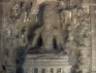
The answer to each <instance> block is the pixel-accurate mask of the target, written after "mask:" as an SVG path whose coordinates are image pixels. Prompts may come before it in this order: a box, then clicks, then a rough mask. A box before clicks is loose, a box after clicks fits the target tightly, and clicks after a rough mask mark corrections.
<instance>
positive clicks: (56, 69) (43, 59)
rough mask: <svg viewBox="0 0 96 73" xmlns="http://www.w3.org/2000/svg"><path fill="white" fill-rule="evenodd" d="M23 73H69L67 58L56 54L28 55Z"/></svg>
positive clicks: (69, 66) (69, 67)
mask: <svg viewBox="0 0 96 73" xmlns="http://www.w3.org/2000/svg"><path fill="white" fill-rule="evenodd" d="M23 67H24V73H70V71H71V65H70V64H69V63H68V56H64V55H56V54H38V55H36V54H32V55H31V54H28V55H27V57H26V60H25V64H24V66H23Z"/></svg>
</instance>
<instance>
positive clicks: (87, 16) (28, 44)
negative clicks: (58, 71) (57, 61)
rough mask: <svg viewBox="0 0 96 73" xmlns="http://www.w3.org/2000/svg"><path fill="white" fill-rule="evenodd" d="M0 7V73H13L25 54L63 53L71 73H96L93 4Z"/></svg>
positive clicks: (22, 2) (39, 2) (70, 1)
mask: <svg viewBox="0 0 96 73" xmlns="http://www.w3.org/2000/svg"><path fill="white" fill-rule="evenodd" d="M1 2H2V3H1ZM4 2H5V3H4ZM2 5H3V6H2ZM0 7H2V8H0V16H1V17H0V37H1V38H0V71H1V72H0V73H2V71H6V72H7V73H16V69H18V68H17V67H22V66H20V65H23V63H21V62H22V61H20V60H21V59H22V60H24V59H25V57H26V56H25V55H26V54H27V51H29V52H30V53H31V54H34V53H33V52H35V53H38V52H39V53H44V52H45V53H49V54H52V53H55V54H56V55H58V54H62V55H64V56H65V54H64V53H65V52H66V54H67V55H68V57H69V62H68V63H70V65H71V66H72V72H73V73H78V69H79V71H82V72H81V73H88V72H89V73H91V72H92V71H93V72H95V71H96V61H95V60H96V59H95V58H96V51H95V47H96V46H95V43H96V40H95V36H96V35H95V24H96V23H95V18H96V16H95V13H96V11H95V8H96V7H95V0H91V1H90V0H61V1H60V2H57V0H47V1H45V0H12V1H7V0H6V1H5V0H4V1H0ZM2 12H3V14H2ZM2 16H3V18H2ZM1 20H2V21H1ZM1 23H2V25H1ZM29 49H30V50H29ZM53 49H54V50H53ZM34 50H35V51H34ZM53 51H55V52H53ZM60 51H61V52H60ZM63 51H65V52H63ZM28 54H29V53H28ZM19 56H20V57H19ZM22 56H23V58H22ZM32 56H33V55H32ZM18 59H19V63H20V64H19V63H18ZM26 60H28V59H27V58H26ZM30 61H31V60H30ZM16 64H19V65H17V66H16ZM9 66H10V67H9ZM75 66H76V67H78V69H77V70H76V69H75ZM20 73H22V72H20Z"/></svg>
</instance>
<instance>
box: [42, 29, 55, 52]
mask: <svg viewBox="0 0 96 73" xmlns="http://www.w3.org/2000/svg"><path fill="white" fill-rule="evenodd" d="M42 36H43V47H44V50H47V51H50V50H53V38H54V35H53V33H52V32H50V31H49V32H43V35H42Z"/></svg>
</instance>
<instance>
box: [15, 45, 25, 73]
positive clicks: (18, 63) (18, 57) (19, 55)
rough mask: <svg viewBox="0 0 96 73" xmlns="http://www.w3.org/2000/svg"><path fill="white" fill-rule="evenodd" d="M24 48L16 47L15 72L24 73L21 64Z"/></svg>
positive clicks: (23, 59) (22, 62) (23, 58)
mask: <svg viewBox="0 0 96 73" xmlns="http://www.w3.org/2000/svg"><path fill="white" fill-rule="evenodd" d="M26 52H27V50H26V48H23V47H20V48H18V49H17V54H16V73H24V70H23V64H24V61H25V58H26V54H27V53H26Z"/></svg>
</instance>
